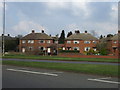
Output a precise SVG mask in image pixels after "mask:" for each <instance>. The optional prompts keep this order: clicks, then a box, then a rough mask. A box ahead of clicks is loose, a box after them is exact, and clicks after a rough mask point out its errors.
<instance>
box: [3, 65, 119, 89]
mask: <svg viewBox="0 0 120 90" xmlns="http://www.w3.org/2000/svg"><path fill="white" fill-rule="evenodd" d="M118 85H120V82H119V81H118V78H115V77H105V76H98V75H88V74H81V73H72V72H64V71H57V70H48V69H40V68H31V67H19V66H10V65H3V66H2V87H3V88H118Z"/></svg>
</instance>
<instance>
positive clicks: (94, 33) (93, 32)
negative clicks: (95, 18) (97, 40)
mask: <svg viewBox="0 0 120 90" xmlns="http://www.w3.org/2000/svg"><path fill="white" fill-rule="evenodd" d="M90 33H91V34H92V35H93V36H95V37H97V36H98V33H97V32H96V31H95V30H91V31H90Z"/></svg>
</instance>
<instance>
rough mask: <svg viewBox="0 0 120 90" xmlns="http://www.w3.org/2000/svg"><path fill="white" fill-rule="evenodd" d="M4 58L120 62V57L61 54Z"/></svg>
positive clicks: (10, 55) (8, 56)
mask: <svg viewBox="0 0 120 90" xmlns="http://www.w3.org/2000/svg"><path fill="white" fill-rule="evenodd" d="M3 58H19V59H37V60H40V59H43V60H66V61H67V60H68V61H95V62H120V60H119V59H111V58H109V59H108V58H69V57H59V56H38V55H25V54H8V55H5V56H4V57H3Z"/></svg>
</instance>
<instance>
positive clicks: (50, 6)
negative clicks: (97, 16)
mask: <svg viewBox="0 0 120 90" xmlns="http://www.w3.org/2000/svg"><path fill="white" fill-rule="evenodd" d="M46 6H47V10H46V12H47V14H50V12H53V11H55V10H56V11H57V10H58V9H62V10H63V9H64V10H69V11H71V14H72V15H74V16H80V15H83V16H84V17H88V16H90V14H91V12H90V10H89V7H88V2H85V1H84V2H47V3H46Z"/></svg>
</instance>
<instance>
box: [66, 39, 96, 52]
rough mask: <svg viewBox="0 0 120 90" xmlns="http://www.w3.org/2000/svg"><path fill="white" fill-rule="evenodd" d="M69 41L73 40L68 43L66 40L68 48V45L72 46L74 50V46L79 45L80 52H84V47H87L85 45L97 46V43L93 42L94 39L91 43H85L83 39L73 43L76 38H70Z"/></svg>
mask: <svg viewBox="0 0 120 90" xmlns="http://www.w3.org/2000/svg"><path fill="white" fill-rule="evenodd" d="M68 41H71V43H70V44H68V43H67V40H66V41H65V47H66V49H67V47H71V48H72V50H73V47H79V49H80V53H84V48H85V47H90V48H93V47H96V44H94V43H93V42H92V40H91V42H90V43H89V44H87V43H84V41H83V40H79V43H78V44H74V43H73V41H74V40H68ZM76 41H78V40H76ZM96 42H97V43H98V41H96Z"/></svg>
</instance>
